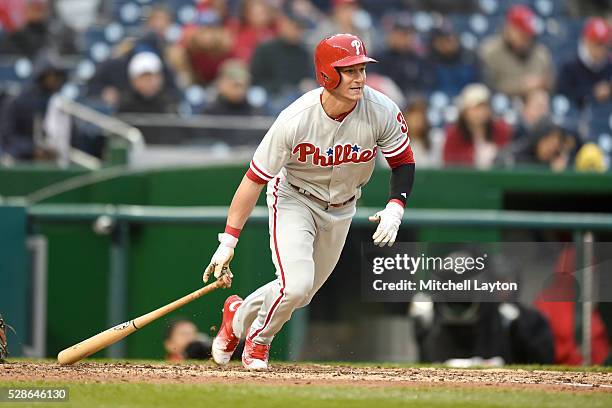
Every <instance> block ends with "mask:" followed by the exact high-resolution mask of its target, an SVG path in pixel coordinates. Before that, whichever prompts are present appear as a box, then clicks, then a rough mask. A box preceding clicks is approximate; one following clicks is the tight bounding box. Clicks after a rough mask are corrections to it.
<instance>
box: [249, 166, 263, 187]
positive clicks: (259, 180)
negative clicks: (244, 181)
mask: <svg viewBox="0 0 612 408" xmlns="http://www.w3.org/2000/svg"><path fill="white" fill-rule="evenodd" d="M246 176H247V177H248V179H249V180H251V181H252V182H254V183H257V184H266V183H267V181H266V180H264V179H262V178H261V177H259V176H258V175H257V174H255V172H254V171H253V170H251V169H250V168H249V169H248V170H247V172H246Z"/></svg>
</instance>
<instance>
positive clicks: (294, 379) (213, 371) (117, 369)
mask: <svg viewBox="0 0 612 408" xmlns="http://www.w3.org/2000/svg"><path fill="white" fill-rule="evenodd" d="M37 380H42V381H68V382H87V383H101V382H147V383H151V382H153V383H182V384H185V383H188V384H198V383H200V384H205V383H265V384H272V385H308V384H314V385H357V386H360V387H393V386H437V385H446V386H460V387H461V386H463V387H503V388H508V387H510V388H536V389H548V390H551V391H572V392H575V391H588V392H593V391H595V392H609V393H612V372H578V371H540V370H522V369H449V368H390V367H382V366H368V367H366V366H357V367H355V366H350V365H326V364H312V363H309V364H287V363H282V364H274V365H273V367H272V369H271V370H270V371H268V372H265V373H263V372H255V373H254V372H247V371H245V370H244V369H243V368H242V367H241V366H240V365H238V364H231V365H229V366H227V367H223V368H221V367H217V366H215V365H213V364H176V365H169V364H162V363H160V364H140V363H127V362H123V363H102V362H88V363H78V364H75V365H73V366H60V365H58V364H54V363H32V362H11V363H8V364H0V381H37Z"/></svg>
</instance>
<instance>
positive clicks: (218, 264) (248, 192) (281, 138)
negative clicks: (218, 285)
mask: <svg viewBox="0 0 612 408" xmlns="http://www.w3.org/2000/svg"><path fill="white" fill-rule="evenodd" d="M291 140H292V137H291V134H290V133H289V132H288V131H287V129H286V127H285V126H284V122H283V121H282V119H281V117H279V118H278V119H277V120H276V122H274V124H273V125H272V127H271V128H270V130H268V133H266V136H265V137H264V138H263V140H262V141H261V143H260V144H259V146H258V147H257V150H256V151H255V155H254V156H253V160H252V161H251V163H250V165H249V169H248V171H247V173H246V174H245V176H244V177H243V178H242V181H241V182H240V185H239V186H238V189H237V190H236V193H235V194H234V198H233V199H232V203H231V204H230V208H229V210H228V214H227V223H226V226H225V232H224V233H222V234H219V247H218V248H217V250H216V251H215V253H214V254H213V256H212V259H211V260H210V263H209V265H208V266H207V267H206V269H205V270H204V275H203V276H202V280H203V281H204V282H207V281H208V278H209V277H210V275H211V274H214V276H215V277H216V278H217V279H219V278H223V279H224V280H225V282H226V285H227V286H229V285H231V278H232V272H231V270H230V269H229V263H230V261H231V260H232V258H233V256H234V248H236V245H237V244H238V237H239V236H240V232H241V231H242V228H243V227H244V225H245V224H246V222H247V220H248V218H249V216H250V215H251V213H252V212H253V208H255V204H256V203H257V199H258V198H259V195H260V194H261V190H262V189H263V187H264V186H265V185H266V184H267V183H268V182H269V181H270V180H272V179H273V178H274V175H275V174H278V172H279V171H280V170H281V168H282V167H283V166H284V165H285V163H286V162H287V161H288V160H289V157H290V156H291V142H290V141H291Z"/></svg>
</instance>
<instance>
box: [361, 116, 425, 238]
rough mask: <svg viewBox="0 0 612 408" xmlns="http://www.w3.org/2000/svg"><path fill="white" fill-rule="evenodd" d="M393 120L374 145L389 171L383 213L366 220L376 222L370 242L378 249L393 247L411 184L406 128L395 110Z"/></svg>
mask: <svg viewBox="0 0 612 408" xmlns="http://www.w3.org/2000/svg"><path fill="white" fill-rule="evenodd" d="M394 119H395V120H394V121H393V122H392V121H390V120H387V121H385V126H384V128H383V132H382V136H381V138H380V139H379V141H378V144H379V146H380V148H381V152H382V154H383V156H384V157H385V159H386V160H387V163H389V166H390V167H391V179H390V181H389V185H390V188H389V190H390V191H389V201H388V202H387V206H386V207H385V209H384V210H382V211H379V212H377V213H376V214H374V215H373V216H371V217H370V221H372V222H378V228H376V231H375V232H374V235H373V236H372V239H373V240H374V244H375V245H378V246H381V247H383V246H385V245H389V246H391V245H393V243H395V239H396V237H397V232H398V231H399V226H400V224H401V222H402V217H403V216H404V207H405V205H406V201H408V198H409V197H410V194H411V193H412V185H413V184H414V173H415V163H414V155H413V153H412V149H411V148H410V138H409V136H408V125H407V124H406V120H405V119H404V115H402V113H401V112H400V110H399V109H397V115H396V116H395V118H394Z"/></svg>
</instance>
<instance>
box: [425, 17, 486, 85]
mask: <svg viewBox="0 0 612 408" xmlns="http://www.w3.org/2000/svg"><path fill="white" fill-rule="evenodd" d="M429 44H430V45H429V47H430V48H429V59H430V62H431V64H432V65H433V67H434V71H435V83H434V85H433V90H435V91H440V92H444V93H445V94H447V95H450V96H453V97H454V96H457V95H458V94H459V93H460V92H461V90H462V89H463V88H464V87H465V86H466V85H468V84H471V83H475V82H480V72H479V69H478V60H477V58H476V56H475V55H474V54H473V53H472V52H471V51H469V50H467V49H465V48H463V46H462V45H461V42H460V41H459V37H458V35H457V32H456V31H455V29H454V28H453V26H452V24H451V23H450V22H449V21H443V22H442V23H441V24H440V25H439V26H437V27H435V28H434V29H433V30H432V31H431V36H430V43H429Z"/></svg>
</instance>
